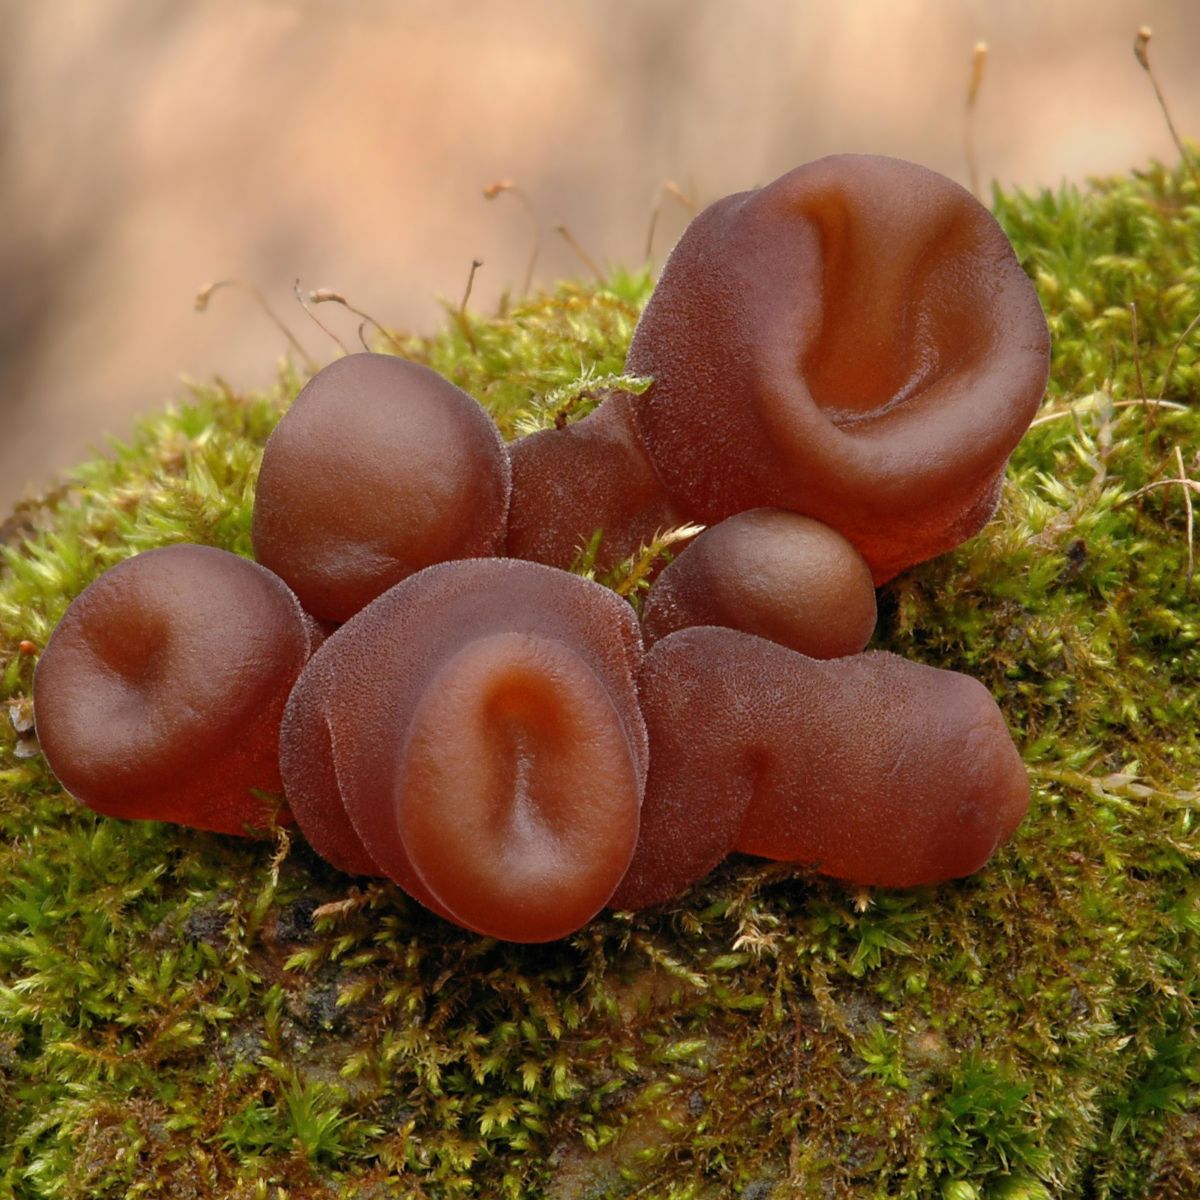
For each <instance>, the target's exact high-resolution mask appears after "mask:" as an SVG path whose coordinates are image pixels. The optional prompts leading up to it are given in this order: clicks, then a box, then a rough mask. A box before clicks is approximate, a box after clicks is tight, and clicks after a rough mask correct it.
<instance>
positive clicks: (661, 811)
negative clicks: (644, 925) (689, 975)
mask: <svg viewBox="0 0 1200 1200" xmlns="http://www.w3.org/2000/svg"><path fill="white" fill-rule="evenodd" d="M639 685H640V690H641V696H642V707H643V711H644V713H645V717H646V724H647V728H648V730H649V734H650V775H649V778H648V779H647V782H646V797H645V802H644V803H643V806H642V823H641V833H640V836H639V839H638V847H637V852H636V854H635V855H634V859H633V862H632V864H631V865H630V868H629V872H628V874H627V875H626V876H625V878H624V879H623V880H622V881H621V886H620V887H619V888H618V889H617V891H616V894H615V895H614V896H613V898H612V901H611V906H612V907H613V908H641V907H644V906H646V905H649V904H656V903H659V902H661V901H664V900H668V899H670V898H671V897H672V896H674V895H677V894H678V893H679V892H681V891H683V890H684V889H685V888H686V887H687V886H688V885H689V884H691V883H693V882H694V881H695V880H697V879H700V878H701V877H702V876H703V875H705V874H706V873H707V872H708V871H709V870H711V869H712V867H714V866H715V865H716V864H717V863H718V862H720V861H721V859H722V858H724V857H725V855H726V854H728V853H729V852H730V851H731V850H740V851H743V852H745V853H747V854H758V855H762V856H763V857H765V858H773V859H780V860H784V861H790V862H801V863H809V864H812V865H814V866H815V867H816V869H817V870H818V871H820V872H821V873H822V874H825V875H832V876H834V877H836V878H838V879H845V880H849V881H851V882H853V883H860V884H868V885H874V886H880V887H911V886H914V885H916V884H924V883H939V882H942V881H944V880H948V879H954V878H957V877H959V876H962V875H969V874H971V873H972V872H973V871H977V870H978V869H979V868H980V867H981V866H982V865H983V864H984V863H985V862H986V861H987V860H988V859H989V858H990V857H991V855H992V853H993V851H994V850H995V849H996V847H997V846H999V845H1000V844H1001V842H1003V841H1004V840H1005V839H1007V838H1008V837H1009V836H1010V835H1011V834H1012V832H1013V830H1014V829H1016V827H1017V825H1018V824H1019V823H1020V821H1021V818H1022V817H1023V816H1024V814H1025V810H1026V808H1027V806H1028V803H1029V782H1028V779H1027V777H1026V774H1025V768H1024V765H1023V764H1022V762H1021V758H1020V755H1019V754H1018V753H1017V750H1016V747H1015V746H1014V745H1013V743H1012V739H1011V738H1010V737H1009V735H1008V730H1007V728H1006V727H1005V724H1004V718H1003V716H1002V715H1001V713H1000V710H999V708H997V706H996V703H995V701H994V700H993V699H992V697H991V695H990V694H989V693H988V691H987V689H986V688H985V687H984V686H983V685H982V684H981V683H979V682H977V681H976V680H974V679H971V678H970V677H969V676H966V675H960V674H958V673H957V672H954V671H943V670H939V669H938V668H935V667H927V666H924V665H922V664H920V663H913V662H909V661H907V660H906V659H902V658H898V657H897V656H896V655H894V654H885V653H881V652H872V653H868V654H859V655H854V656H852V657H849V658H840V659H836V660H830V661H825V662H822V661H818V660H815V659H810V658H806V657H805V656H804V655H801V654H797V653H795V652H794V651H792V650H787V649H785V648H784V647H782V646H777V645H775V644H774V643H772V642H768V641H765V640H763V639H762V638H757V637H752V636H750V635H749V634H745V633H739V632H736V631H735V630H731V629H717V628H713V627H698V628H694V629H685V630H681V631H680V632H679V633H673V634H671V635H670V636H668V637H665V638H663V640H662V641H661V642H658V643H657V644H656V645H655V646H654V647H653V649H652V650H651V651H650V652H649V653H648V654H647V655H646V658H645V662H644V664H643V669H642V674H641V678H640V684H639Z"/></svg>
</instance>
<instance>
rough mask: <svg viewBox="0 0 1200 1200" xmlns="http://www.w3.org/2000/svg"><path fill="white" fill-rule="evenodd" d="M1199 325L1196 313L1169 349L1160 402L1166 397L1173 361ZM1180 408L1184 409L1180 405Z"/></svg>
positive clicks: (1173, 365) (1172, 370)
mask: <svg viewBox="0 0 1200 1200" xmlns="http://www.w3.org/2000/svg"><path fill="white" fill-rule="evenodd" d="M1198 325H1200V312H1198V313H1197V314H1196V315H1195V316H1194V317H1193V318H1192V319H1191V320H1190V321H1189V322H1188V326H1187V328H1186V329H1185V330H1184V331H1183V332H1182V333H1181V334H1180V335H1179V339H1178V340H1177V341H1176V343H1175V345H1174V346H1172V347H1171V357H1170V358H1169V359H1167V369H1166V372H1165V373H1164V374H1163V382H1162V388H1161V389H1160V390H1159V393H1158V399H1159V401H1160V402H1161V401H1162V398H1163V396H1165V395H1166V392H1167V387H1168V386H1169V384H1170V382H1171V376H1172V374H1173V373H1174V371H1175V360H1176V359H1177V358H1178V357H1179V351H1180V350H1182V349H1183V344H1184V342H1186V341H1187V340H1188V338H1189V337H1191V336H1192V333H1193V332H1194V331H1195V329H1196V327H1197V326H1198ZM1179 407H1180V408H1183V407H1185V406H1184V405H1180V406H1179Z"/></svg>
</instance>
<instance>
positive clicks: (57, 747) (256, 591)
mask: <svg viewBox="0 0 1200 1200" xmlns="http://www.w3.org/2000/svg"><path fill="white" fill-rule="evenodd" d="M320 640H321V634H320V632H319V631H318V629H317V627H316V624H315V622H313V621H312V619H311V618H309V617H308V616H307V615H306V614H305V613H304V612H303V610H302V609H301V607H300V604H299V602H298V601H297V599H296V597H295V596H294V595H293V594H292V592H291V591H290V590H289V589H288V587H287V586H286V585H285V584H284V583H283V582H282V581H281V580H280V579H278V578H277V577H276V576H275V575H273V574H272V573H271V572H270V571H268V570H266V569H265V568H263V567H261V566H258V565H256V564H255V563H252V562H248V561H247V560H246V559H244V558H239V557H238V556H237V555H234V554H229V553H227V552H226V551H224V550H216V549H213V548H212V547H210V546H193V545H176V546H167V547H164V548H162V549H158V550H150V551H147V552H146V553H144V554H138V555H135V556H134V557H132V558H129V559H126V560H125V561H124V562H121V563H118V564H117V565H116V566H115V567H113V568H112V569H111V570H109V571H106V572H105V573H104V574H103V575H102V576H101V577H100V578H99V579H97V580H96V581H95V582H94V583H93V584H91V586H90V587H88V588H87V589H86V590H85V591H84V592H82V593H81V594H80V595H79V596H78V597H77V598H76V599H75V601H74V602H73V603H72V604H71V606H70V607H69V608H68V609H67V611H66V613H65V614H64V616H63V618H62V620H61V621H60V622H59V624H58V627H57V628H56V629H55V631H54V634H53V636H52V637H51V639H50V641H49V643H48V644H47V646H46V649H45V651H44V652H43V654H42V656H41V658H40V660H39V661H38V665H37V670H36V673H35V675H34V687H33V690H34V710H35V713H36V717H37V733H38V739H39V741H40V743H41V746H42V750H43V752H44V753H45V755H46V759H47V761H48V762H49V764H50V766H51V768H52V769H53V771H54V773H55V775H57V776H58V779H59V781H60V782H61V783H62V785H63V786H64V787H65V788H66V789H67V791H68V792H70V793H71V794H72V795H73V796H75V797H76V798H77V799H78V800H80V801H82V802H83V803H84V804H86V805H87V806H88V807H89V808H93V809H96V810H97V811H98V812H102V813H106V814H108V815H109V816H114V817H140V818H146V819H150V820H156V821H174V822H176V823H178V824H181V825H190V826H193V827H195V828H197V829H208V830H213V831H216V832H220V833H238V834H240V833H245V832H247V829H255V828H262V827H264V826H266V825H269V824H270V823H271V821H272V820H276V821H278V820H288V819H289V818H288V816H287V814H286V812H282V811H280V812H277V811H276V805H275V804H273V803H272V801H271V800H270V799H269V798H268V799H264V798H261V797H257V796H255V795H254V794H253V791H252V789H253V790H261V791H263V792H266V793H276V794H277V793H279V792H280V791H281V786H282V785H281V779H280V774H279V725H280V721H281V719H282V715H283V708H284V704H285V702H286V700H287V697H288V693H289V692H290V691H291V689H292V685H293V684H294V683H295V681H296V678H297V676H298V675H299V674H300V671H301V669H302V668H303V666H304V664H305V663H306V662H307V660H308V658H309V656H310V655H311V653H312V651H313V649H314V648H315V647H316V645H317V644H318V643H319V642H320Z"/></svg>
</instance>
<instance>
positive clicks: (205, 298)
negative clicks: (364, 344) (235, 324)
mask: <svg viewBox="0 0 1200 1200" xmlns="http://www.w3.org/2000/svg"><path fill="white" fill-rule="evenodd" d="M222 288H234V289H236V290H238V291H242V292H245V293H247V295H249V296H250V297H251V298H252V299H253V300H254V302H255V304H257V305H258V307H259V308H260V309H261V310H262V312H263V313H264V314H265V315H266V317H267V320H269V321H270V322H271V324H272V325H274V326H275V328H276V329H278V330H279V332H280V333H282V334H283V336H284V337H285V338H286V339H287V341H288V344H289V345H290V346H291V347H292V349H294V350H295V351H296V353H297V354H298V355H300V358H301V359H302V360H303V362H304V365H305V366H306V367H307V368H308V369H309V370H310V371H316V370H317V369H318V368H319V367H320V365H321V364H320V363H318V362H317V360H316V359H315V358H313V356H312V355H311V354H309V352H308V351H307V350H305V348H304V347H303V346H302V345H301V344H300V340H299V339H298V338H297V337H296V335H295V334H294V333H293V332H292V331H291V330H290V329H289V328H288V327H287V326H286V325H285V324H284V323H283V320H282V318H281V317H280V316H279V314H278V313H277V312H276V311H275V310H274V309H273V308H272V307H271V306H270V304H268V303H267V298H266V296H264V295H263V293H262V291H261V289H259V287H258V286H257V285H256V284H253V283H249V282H247V281H246V280H245V279H218V280H217V281H216V283H206V284H205V285H204V286H203V287H202V288H201V289H200V290H199V291H198V292H197V293H196V298H195V300H194V301H193V305H194V307H195V309H196V311H197V312H207V311H208V304H209V301H210V300H211V298H212V296H213V294H214V293H215V292H218V291H220V290H221V289H222Z"/></svg>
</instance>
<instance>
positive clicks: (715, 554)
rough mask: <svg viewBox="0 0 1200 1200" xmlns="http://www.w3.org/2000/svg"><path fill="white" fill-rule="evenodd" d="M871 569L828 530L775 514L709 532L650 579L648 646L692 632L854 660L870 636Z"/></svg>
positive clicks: (743, 517) (736, 519)
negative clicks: (713, 630) (706, 628)
mask: <svg viewBox="0 0 1200 1200" xmlns="http://www.w3.org/2000/svg"><path fill="white" fill-rule="evenodd" d="M875 617H876V612H875V588H874V586H873V585H872V583H871V569H870V567H868V566H867V564H866V563H865V562H864V561H863V559H862V556H861V555H860V554H859V553H858V551H857V550H855V549H854V547H853V546H852V545H851V544H850V543H849V542H848V541H846V539H845V538H844V537H842V535H841V534H840V533H838V532H837V531H836V530H833V529H830V528H829V526H828V525H822V524H821V522H820V521H814V520H813V519H812V518H811V517H801V516H799V515H797V514H796V513H790V512H786V511H784V510H783V509H779V508H754V509H750V510H749V511H748V512H744V513H738V514H737V515H735V516H732V517H727V518H726V519H725V520H724V521H722V522H721V523H720V524H719V525H712V526H710V527H709V528H708V529H706V530H705V531H704V532H703V533H701V534H700V536H699V537H697V538H696V540H695V541H693V542H692V543H691V544H690V545H689V546H687V547H686V548H685V549H684V550H683V552H682V553H681V554H680V555H679V557H678V558H676V559H675V560H674V561H673V562H672V563H670V564H669V565H668V566H667V567H666V568H665V569H664V570H663V571H662V573H661V574H660V575H659V576H658V578H657V579H656V580H655V581H654V586H653V587H652V588H651V589H650V592H649V594H648V595H647V597H646V602H645V605H644V607H643V609H642V636H643V637H644V638H645V640H646V645H647V646H649V645H651V644H652V643H653V642H656V641H657V640H658V639H659V638H662V637H665V636H666V635H667V634H669V633H673V632H674V631H675V630H677V629H685V628H688V627H689V626H692V625H723V626H726V627H727V628H730V629H740V630H742V631H743V632H744V633H755V634H758V635H759V637H764V638H768V639H769V640H770V641H772V642H778V643H779V644H780V645H782V646H788V647H789V648H790V649H792V650H798V651H799V652H800V653H801V654H807V655H809V657H811V658H839V657H841V656H842V655H846V654H857V653H858V652H859V651H860V650H862V649H863V648H864V647H865V646H866V644H867V643H868V642H869V641H870V640H871V634H872V633H873V632H874V629H875Z"/></svg>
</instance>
